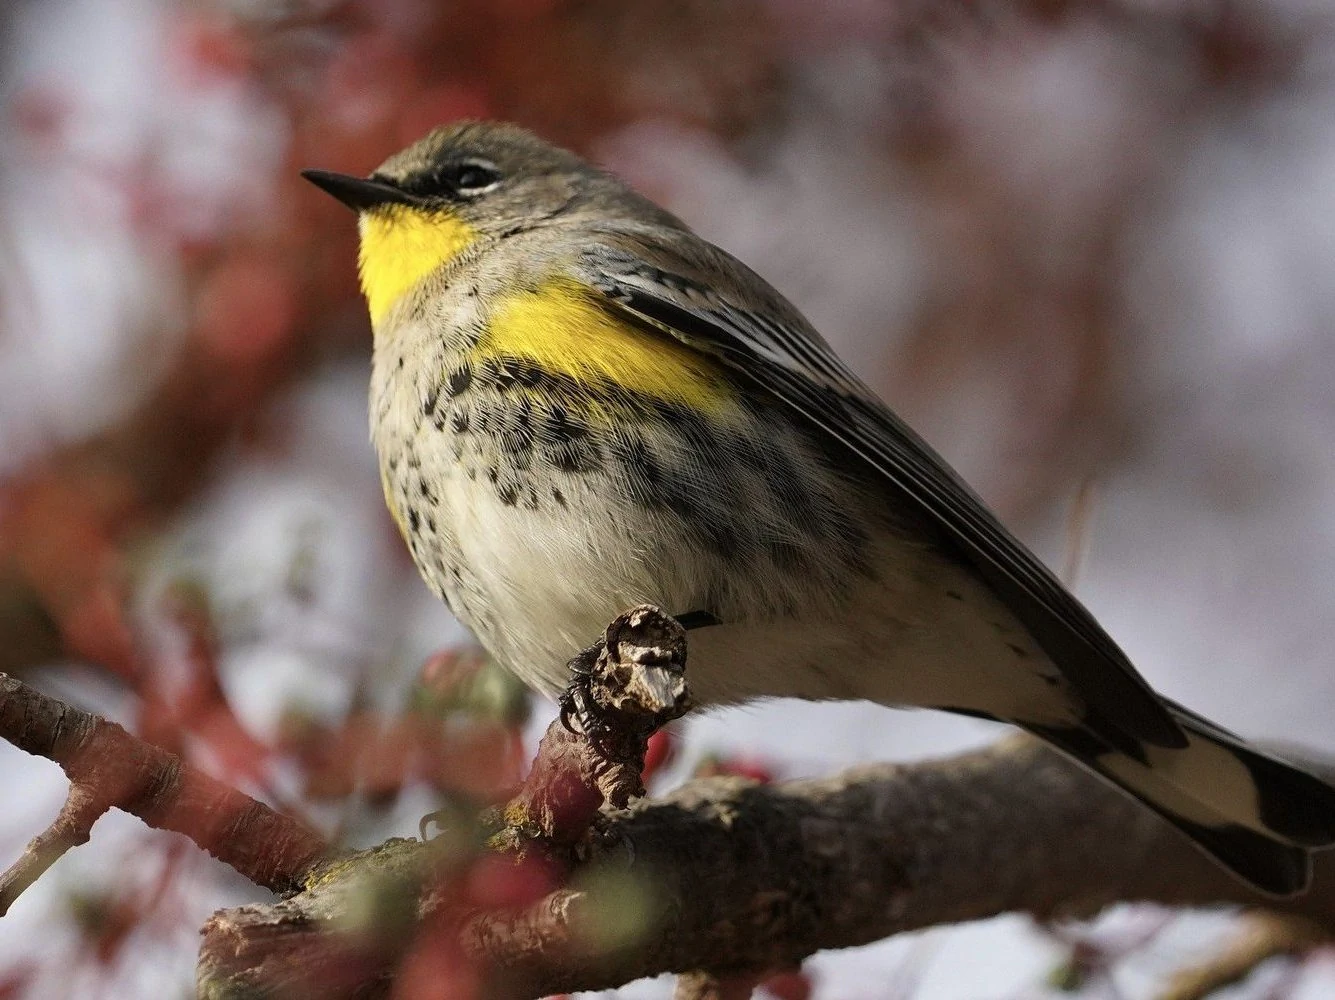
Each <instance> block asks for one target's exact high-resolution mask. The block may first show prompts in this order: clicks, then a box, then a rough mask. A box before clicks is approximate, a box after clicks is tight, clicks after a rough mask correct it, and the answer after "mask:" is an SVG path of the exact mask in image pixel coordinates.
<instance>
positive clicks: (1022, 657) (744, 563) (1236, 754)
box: [305, 122, 1335, 894]
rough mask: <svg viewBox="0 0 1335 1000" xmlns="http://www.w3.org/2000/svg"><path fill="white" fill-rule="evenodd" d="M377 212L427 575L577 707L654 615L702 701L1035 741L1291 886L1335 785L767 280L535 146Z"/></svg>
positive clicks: (604, 178) (423, 155)
mask: <svg viewBox="0 0 1335 1000" xmlns="http://www.w3.org/2000/svg"><path fill="white" fill-rule="evenodd" d="M305 176H306V177H307V178H309V179H310V180H311V181H313V182H314V183H315V184H317V185H319V186H320V187H321V188H323V189H324V190H326V191H327V192H329V193H330V194H332V195H333V196H334V197H336V198H338V199H339V200H341V201H343V202H344V203H345V204H347V205H349V206H350V207H352V208H353V209H355V210H356V211H357V212H358V213H359V218H360V228H361V255H360V267H361V281H362V288H363V290H364V291H365V294H366V299H367V302H368V304H369V306H370V312H371V321H372V325H373V327H374V331H375V346H374V361H373V369H372V377H371V406H370V410H371V428H372V437H373V439H374V442H375V447H376V450H377V452H378V454H379V458H380V469H381V476H382V479H383V483H384V489H385V496H386V499H387V500H388V503H389V507H390V510H391V511H392V512H393V515H394V517H395V519H396V520H397V522H398V524H399V526H400V528H401V529H402V530H403V534H404V537H405V539H406V540H407V542H408V545H409V547H410V548H411V550H412V554H413V558H414V559H415V560H416V562H417V565H418V567H419V568H420V569H421V571H422V575H423V576H424V577H425V578H426V581H427V582H428V583H429V584H430V585H431V587H432V588H433V589H434V590H435V591H436V592H437V593H438V594H440V595H441V597H443V598H444V599H445V600H446V601H447V602H448V603H449V606H450V608H451V609H452V610H453V611H454V613H455V614H456V615H458V617H459V618H460V619H462V620H463V621H464V622H465V623H466V624H467V625H468V626H470V627H471V628H472V629H473V631H474V632H475V633H476V635H477V637H478V639H479V640H480V641H481V642H482V643H483V645H485V646H486V648H487V649H488V650H489V652H490V653H491V654H492V655H493V656H494V657H495V658H496V659H497V660H498V661H499V662H501V663H502V664H504V665H505V666H507V667H509V668H511V669H512V670H514V671H515V672H516V673H517V674H518V675H519V676H520V677H522V678H523V679H524V680H525V681H527V682H528V683H529V684H531V685H533V686H534V687H537V688H539V689H541V690H543V691H546V692H548V693H554V692H557V691H559V690H560V689H561V688H562V687H563V686H564V685H565V683H566V681H567V679H568V677H567V671H566V663H567V661H568V660H569V659H570V657H571V656H572V655H573V654H574V653H575V652H576V651H578V650H579V649H580V647H581V646H583V645H584V644H585V643H587V642H588V641H589V639H590V638H591V637H592V636H595V635H597V634H598V633H599V631H600V630H601V628H602V627H603V626H604V625H605V624H606V623H607V622H608V621H610V620H611V619H612V618H614V617H615V616H616V615H617V614H619V613H620V612H621V611H623V610H625V609H626V608H628V607H630V606H632V605H635V604H641V603H649V604H656V605H659V606H660V607H663V608H664V609H666V610H667V611H669V612H671V613H674V614H679V615H680V616H681V618H682V619H683V620H684V621H686V622H688V623H690V624H692V625H695V626H699V627H697V628H695V629H694V630H693V631H692V633H691V640H690V647H691V649H690V678H691V685H692V689H693V691H694V692H695V694H696V697H697V699H698V700H699V701H701V702H704V703H715V704H718V703H726V702H737V701H743V700H747V699H752V698H757V697H764V696H795V697H800V698H811V699H832V698H839V699H863V698H865V699H870V700H872V701H877V702H881V703H883V704H886V705H905V706H926V707H932V708H940V709H945V710H948V711H954V712H963V713H967V714H972V715H980V716H985V717H987V718H992V719H1000V720H1004V721H1006V722H1011V723H1014V724H1015V725H1017V726H1020V727H1022V728H1024V729H1026V730H1028V731H1029V732H1031V733H1034V734H1036V735H1038V736H1039V737H1041V738H1042V739H1044V740H1046V741H1048V742H1049V743H1050V744H1052V745H1053V746H1055V747H1057V748H1058V749H1059V750H1061V751H1063V752H1064V753H1066V754H1067V755H1068V756H1070V757H1072V758H1074V759H1075V760H1077V761H1079V762H1080V763H1082V764H1083V765H1084V766H1085V767H1087V768H1089V769H1090V770H1091V771H1093V772H1095V773H1097V774H1099V775H1101V776H1102V777H1104V778H1106V779H1107V780H1109V781H1111V782H1113V783H1114V784H1116V785H1118V786H1120V787H1121V788H1123V789H1125V790H1126V791H1127V792H1129V793H1130V794H1132V795H1133V796H1135V797H1136V798H1138V799H1140V800H1141V801H1142V802H1143V803H1145V804H1146V805H1147V806H1149V807H1150V808H1151V809H1153V810H1155V811H1156V812H1158V813H1159V814H1160V815H1161V816H1164V817H1165V818H1167V819H1168V820H1170V821H1171V822H1172V823H1174V824H1175V825H1176V826H1178V827H1179V828H1180V829H1181V830H1182V831H1183V832H1185V833H1186V834H1187V836H1189V837H1190V838H1192V839H1193V840H1194V841H1195V842H1196V843H1197V844H1198V845H1200V847H1201V848H1203V849H1204V850H1205V851H1206V852H1207V853H1209V854H1210V855H1212V856H1213V857H1215V858H1216V859H1217V860H1218V861H1220V862H1221V863H1222V864H1223V865H1225V866H1226V867H1227V868H1229V869H1231V870H1232V871H1234V872H1235V873H1236V874H1237V875H1239V876H1240V877H1242V878H1243V879H1245V880H1246V881H1248V882H1250V883H1251V884H1253V885H1254V886H1256V887H1257V888H1260V889H1262V890H1265V891H1268V892H1271V893H1277V894H1284V893H1292V892H1295V891H1298V890H1300V889H1302V888H1303V887H1304V886H1305V885H1306V884H1307V882H1308V880H1309V877H1310V859H1309V849H1310V848H1314V847H1322V846H1326V845H1328V844H1331V843H1332V842H1335V789H1332V788H1331V787H1329V786H1328V785H1326V784H1324V783H1323V782H1321V781H1318V780H1317V779H1316V778H1314V777H1311V776H1310V775H1308V774H1306V773H1304V772H1303V771H1300V770H1298V769H1296V768H1294V767H1292V766H1290V765H1288V764H1286V763H1283V762H1282V761H1279V760H1277V759H1275V758H1273V757H1270V756H1267V755H1265V754H1263V753H1260V752H1258V751H1256V750H1254V749H1250V748H1248V747H1247V746H1245V745H1244V744H1243V743H1242V742H1241V741H1240V740H1239V739H1237V738H1236V737H1234V736H1232V735H1230V734H1228V733H1226V732H1224V731H1223V730H1221V729H1219V728H1218V727H1216V726H1214V725H1213V724H1211V723H1210V722H1207V721H1206V720H1204V719H1202V718H1200V717H1198V716H1196V715H1193V714H1192V713H1190V712H1188V711H1187V710H1185V709H1183V708H1181V707H1179V706H1177V705H1174V704H1173V703H1171V702H1169V701H1166V700H1164V699H1162V698H1160V697H1158V696H1156V695H1155V693H1154V691H1153V690H1152V689H1151V688H1150V687H1149V686H1148V685H1147V684H1146V682H1145V681H1144V680H1143V679H1142V678H1141V677H1140V676H1139V675H1138V674H1137V673H1136V671H1135V669H1134V668H1133V667H1132V666H1131V664H1130V663H1129V662H1128V661H1127V659H1126V656H1125V655H1124V654H1123V653H1122V651H1121V650H1120V649H1119V648H1118V647H1117V645H1116V644H1115V643H1114V642H1113V641H1112V639H1110V638H1109V637H1108V635H1107V634H1106V633H1105V632H1104V631H1103V629H1102V628H1100V627H1099V625H1098V623H1097V622H1096V621H1095V620H1094V618H1093V617H1092V616H1091V615H1090V613H1089V612H1088V611H1087V610H1085V608H1084V607H1083V606H1081V604H1080V603H1079V602H1078V601H1077V600H1076V599H1075V598H1074V597H1072V596H1071V594H1070V593H1069V592H1068V591H1067V590H1066V589H1065V588H1064V587H1063V586H1062V585H1061V583H1059V582H1058V580H1057V579H1056V578H1055V577H1054V576H1053V575H1052V573H1051V572H1049V571H1048V570H1047V569H1046V568H1045V567H1044V566H1043V564H1042V563H1040V562H1039V561H1038V560H1037V559H1036V558H1035V557H1034V556H1033V555H1032V554H1031V553H1030V552H1029V551H1028V550H1027V549H1026V548H1025V547H1024V546H1023V545H1022V544H1020V543H1019V542H1018V541H1016V539H1015V538H1013V537H1012V536H1011V535H1010V534H1009V533H1008V532H1007V531H1006V529H1005V528H1004V527H1003V526H1002V525H1001V523H1000V522H999V521H998V520H997V518H996V517H995V516H994V515H993V514H991V513H990V512H989V511H988V510H987V508H986V507H985V506H984V505H983V503H982V502H981V501H980V500H979V499H978V497H977V496H976V495H975V494H974V493H973V492H972V491H971V490H970V489H969V487H968V486H966V485H965V484H964V483H963V481H962V480H961V479H960V478H959V477H958V476H957V475H956V474H955V473H954V472H953V471H952V470H951V469H950V468H949V466H947V465H946V463H945V462H944V461H943V460H942V459H941V458H940V457H939V456H938V455H937V454H936V453H935V452H934V451H932V449H931V448H929V447H928V446H927V445H926V444H924V443H923V441H922V440H921V439H920V438H918V436H917V435H916V434H914V433H913V431H911V430H910V429H909V428H908V427H907V426H906V425H905V424H904V423H902V422H901V421H900V420H899V418H898V417H896V416H895V414H894V413H892V412H891V411H890V410H889V408H887V407H886V406H885V405H884V404H883V403H882V402H881V401H880V400H879V399H877V398H876V397H875V395H874V394H873V393H872V392H871V391H870V390H869V389H868V388H867V387H866V386H865V385H863V384H862V382H860V381H859V380H858V379H857V377H856V376H854V375H853V374H852V373H851V372H850V371H849V369H848V368H847V367H845V365H844V364H843V363H842V362H841V361H840V360H839V358H838V357H836V356H835V354H834V353H833V352H832V351H831V349H830V348H829V347H828V346H827V345H826V343H825V341H824V340H822V339H821V337H820V335H819V334H817V333H816V331H815V330H814V329H812V327H811V325H810V324H809V323H808V322H807V321H806V320H805V319H804V318H803V317H802V315H801V314H800V313H799V312H798V311H797V310H796V309H795V308H794V307H793V306H792V305H790V304H789V303H788V302H787V301H786V300H785V299H784V298H783V297H782V296H781V295H779V294H778V292H776V291H775V290H774V289H773V288H771V287H770V286H769V285H768V284H766V283H765V281H764V280H763V279H761V278H760V277H759V276H757V275H756V274H755V273H754V272H752V271H751V270H749V269H748V268H747V267H746V266H745V265H743V264H741V263H740V262H738V261H737V260H735V259H733V258H732V257H730V256H729V255H728V254H726V253H724V252H723V251H721V250H719V249H718V248H717V247H714V246H712V245H711V244H709V243H707V242H705V241H704V240H702V239H700V238H699V237H698V236H696V235H695V234H694V233H692V232H691V230H690V229H688V228H687V227H686V226H685V225H684V224H683V223H682V222H680V221H679V220H678V219H676V218H674V217H673V216H672V215H670V214H668V213H667V212H665V211H664V210H663V209H661V208H659V207H658V206H656V205H654V204H653V203H652V202H650V201H648V200H647V199H645V198H643V197H641V196H640V195H638V194H636V193H635V192H633V191H631V190H630V189H629V188H627V187H626V186H625V185H624V184H622V183H621V182H620V181H618V180H617V179H616V178H615V177H612V176H611V175H609V174H607V173H604V172H602V171H599V170H597V169H595V168H593V167H591V166H589V165H588V164H587V163H585V162H584V161H582V160H581V159H579V158H578V157H576V156H575V155H573V154H572V153H569V152H566V151H564V150H561V149H557V148H554V147H552V146H550V145H548V144H546V143H544V142H542V141H541V140H539V139H537V138H536V137H534V136H533V135H531V134H529V133H528V132H525V131H523V130H522V129H519V128H517V127H514V126H511V125H504V124H493V123H478V122H468V123H462V124H456V125H450V126H446V127H442V128H439V129H436V130H435V131H433V132H431V133H430V134H429V135H427V136H426V137H425V138H423V139H422V140H420V141H419V142H417V143H415V144H414V145H412V146H410V147H409V148H408V149H406V150H404V151H402V152H400V153H398V154H396V155H394V156H392V157H390V158H389V159H388V160H387V161H385V163H384V164H383V165H382V166H381V167H380V169H378V170H377V171H375V173H373V174H372V175H371V176H370V178H369V179H361V178H356V177H348V176H345V175H340V174H331V173H326V172H323V171H307V172H306V174H305Z"/></svg>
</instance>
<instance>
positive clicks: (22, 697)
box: [0, 674, 327, 915]
mask: <svg viewBox="0 0 1335 1000" xmlns="http://www.w3.org/2000/svg"><path fill="white" fill-rule="evenodd" d="M0 738H3V739H6V740H8V741H9V742H10V743H13V744H14V745H15V746H16V747H18V748H19V749H21V750H26V751H27V752H28V753H31V754H35V755H37V756H39V757H46V758H47V759H48V760H53V761H55V762H56V763H57V764H59V765H60V766H61V768H63V769H64V771H65V774H66V776H67V777H68V778H69V779H70V791H69V797H68V798H67V800H66V802H65V806H64V808H63V809H61V811H60V815H59V816H58V817H57V818H56V820H55V822H54V823H52V824H51V826H50V827H48V828H47V830H46V831H45V832H43V833H42V834H40V835H38V836H37V837H36V838H34V839H33V840H32V842H31V843H29V844H28V847H27V849H26V850H25V851H24V852H23V856H22V857H21V858H20V859H19V860H18V861H17V862H15V863H14V865H12V866H11V867H10V868H9V869H8V870H7V871H5V872H4V873H3V874H2V875H0V915H3V914H4V913H5V912H6V911H7V910H8V909H9V906H10V905H11V904H12V903H13V901H14V900H15V899H17V898H18V896H19V895H20V894H21V893H22V892H23V890H24V889H26V888H27V887H28V886H29V885H31V884H32V883H33V882H34V881H36V879H37V878H38V877H40V876H41V875H42V873H43V872H45V871H46V870H47V869H48V868H49V867H50V866H51V865H52V864H54V863H55V862H56V860H57V859H58V858H59V857H60V856H61V855H62V854H64V853H65V851H67V850H69V848H71V847H74V846H77V845H78V844H83V843H86V842H87V840H88V832H89V830H90V829H91V827H92V825H93V823H95V822H96V821H97V819H98V817H99V816H101V815H102V814H103V813H105V812H107V811H108V810H110V809H112V808H113V807H114V808H118V809H122V810H124V811H125V812H128V813H131V814H133V815H135V816H138V817H139V818H140V819H142V820H143V821H144V822H145V823H147V824H148V825H149V826H152V827H156V828H157V829H159V830H172V831H175V832H177V833H183V834H185V835H186V836H187V837H189V838H190V839H191V840H193V841H194V842H195V843H196V844H197V845H198V846H199V847H201V848H203V849H204V850H205V851H208V852H209V853H210V854H212V855H213V856H214V857H216V858H217V859H218V860H220V861H223V862H225V863H226V864H228V865H231V866H232V867H233V868H235V869H236V870H237V871H238V872H240V873H241V874H242V875H244V876H245V877H246V878H248V879H250V880H251V881H252V882H254V883H255V884H256V885H259V886H263V887H265V888H266V889H272V890H274V891H276V892H281V891H284V890H288V889H292V888H294V887H295V886H296V885H298V884H299V883H300V881H301V878H302V876H303V875H304V874H305V873H306V872H307V871H308V870H309V869H310V868H311V866H312V865H313V864H314V863H315V862H316V861H317V860H319V859H320V858H322V857H323V856H324V855H325V853H326V851H327V846H326V844H325V842H324V840H323V839H321V838H320V837H319V836H318V835H317V834H315V833H313V832H311V831H310V830H308V829H307V828H306V827H304V826H303V825H301V824H300V823H298V822H297V821H296V820H294V819H292V818H290V817H288V816H284V815H282V814H281V813H277V812H275V811H274V810H272V809H270V808H269V807H268V806H266V805H264V804H263V803H262V802H257V801H256V800H255V799H252V798H251V797H250V796H248V795H246V794H245V793H243V792H240V791H237V790H236V789H235V788H232V787H231V786H229V785H226V784H223V783H222V782H221V781H218V780H216V779H214V778H211V777H209V776H208V775H207V774H204V773H203V772H202V771H200V770H198V769H197V768H195V767H192V766H191V765H189V764H187V763H185V762H184V761H182V760H181V759H180V758H179V757H177V756H176V755H175V754H172V753H168V752H167V751H166V750H163V749H162V748H160V747H156V746H154V745H153V744H151V743H146V742H145V741H143V740H141V739H139V738H138V737H135V736H132V735H131V734H130V733H128V732H126V731H125V730H124V729H123V728H122V727H120V726H118V725H116V724H115V723H114V722H108V721H107V720H106V719H103V718H101V717H99V716H96V715H93V714H92V713H90V712H84V711H80V710H79V709H77V708H71V707H70V706H69V705H65V704H63V703H62V702H59V701H56V700H55V699H54V698H50V697H48V696H47V695H44V694H42V693H41V692H40V691H37V690H36V689H34V688H32V687H29V686H28V685H27V684H24V683H23V682H22V681H19V680H16V679H15V678H12V677H8V676H6V675H4V674H0Z"/></svg>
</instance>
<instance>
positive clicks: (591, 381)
mask: <svg viewBox="0 0 1335 1000" xmlns="http://www.w3.org/2000/svg"><path fill="white" fill-rule="evenodd" d="M596 295H597V293H596V292H593V291H591V290H590V289H588V288H585V287H584V286H583V285H581V284H579V283H578V282H576V281H573V280H562V279H554V280H551V281H547V282H544V283H543V284H542V285H540V286H539V287H538V288H536V289H533V290H528V291H523V292H519V293H517V294H514V295H512V296H510V297H509V298H507V299H506V300H505V301H504V302H502V303H501V304H500V306H499V307H498V308H497V309H496V310H495V311H494V312H493V313H492V315H491V319H490V322H489V323H488V324H487V333H486V335H485V336H484V337H483V339H482V341H481V342H480V343H479V344H478V348H477V350H478V351H479V353H481V354H482V355H484V356H485V355H505V356H507V357H513V358H522V359H524V360H527V361H531V362H533V363H534V364H535V365H537V366H538V367H539V368H542V369H543V370H545V371H549V372H553V373H556V374H559V375H565V376H567V377H568V378H570V379H573V380H574V381H575V382H576V383H577V384H581V385H589V386H590V387H591V388H596V387H597V384H598V383H609V382H610V383H611V384H613V385H617V386H620V387H622V388H624V389H629V390H631V391H633V392H637V393H640V394H642V395H645V396H650V397H652V398H654V399H661V400H664V401H666V402H670V403H683V404H685V405H687V406H691V407H694V408H696V409H702V410H707V411H710V412H717V411H718V410H720V409H722V408H723V407H725V406H726V405H727V404H728V403H730V402H731V401H732V400H733V398H734V395H735V394H734V393H733V391H732V387H731V386H730V384H729V382H728V380H727V378H726V376H725V375H724V373H723V369H722V366H721V365H720V363H719V362H717V361H715V360H714V359H712V358H710V357H708V356H707V355H704V354H701V353H699V352H697V351H693V350H691V349H690V348H689V347H687V346H686V345H684V344H679V343H677V342H676V341H674V340H672V339H671V337H670V336H669V335H668V334H666V333H658V332H657V331H650V330H645V329H642V328H640V327H637V326H636V325H634V324H633V323H631V322H629V321H626V320H623V319H621V318H620V317H618V316H617V315H616V313H615V312H613V311H612V310H610V309H608V308H607V307H606V306H605V305H603V304H601V303H599V302H598V301H597V299H596V297H595V296H596Z"/></svg>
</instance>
